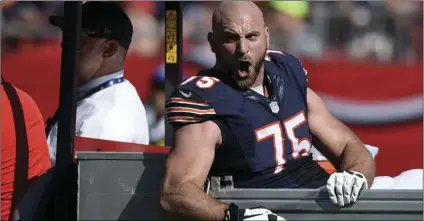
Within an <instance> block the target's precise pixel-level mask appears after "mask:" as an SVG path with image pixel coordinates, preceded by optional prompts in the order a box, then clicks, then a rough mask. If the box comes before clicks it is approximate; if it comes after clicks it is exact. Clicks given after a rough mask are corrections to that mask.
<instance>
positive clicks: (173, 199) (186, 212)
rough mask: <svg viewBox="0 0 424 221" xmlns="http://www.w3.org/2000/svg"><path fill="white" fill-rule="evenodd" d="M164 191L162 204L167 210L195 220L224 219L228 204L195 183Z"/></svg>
mask: <svg viewBox="0 0 424 221" xmlns="http://www.w3.org/2000/svg"><path fill="white" fill-rule="evenodd" d="M172 189H173V190H170V191H164V192H163V193H162V197H161V204H162V206H163V208H164V209H165V210H167V211H168V212H171V213H176V214H179V215H182V216H184V217H187V218H192V219H194V220H218V221H220V220H223V219H224V217H225V210H226V209H228V205H227V204H224V203H220V202H218V201H216V200H215V199H213V198H212V197H210V196H208V195H206V194H205V193H204V192H203V191H202V190H201V189H199V187H197V186H196V185H195V184H193V183H186V184H183V185H178V187H176V188H172Z"/></svg>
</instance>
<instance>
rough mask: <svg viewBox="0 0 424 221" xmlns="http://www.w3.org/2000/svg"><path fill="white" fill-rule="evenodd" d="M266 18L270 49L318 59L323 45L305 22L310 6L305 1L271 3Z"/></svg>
mask: <svg viewBox="0 0 424 221" xmlns="http://www.w3.org/2000/svg"><path fill="white" fill-rule="evenodd" d="M269 5H270V7H271V8H272V9H274V10H269V11H268V13H267V15H266V17H267V20H268V21H267V22H268V25H269V27H270V29H271V30H270V31H271V36H270V41H271V42H270V48H272V49H277V50H279V49H283V50H285V51H287V52H289V53H291V54H294V55H296V56H301V57H311V58H318V57H320V56H321V55H322V53H323V49H324V45H323V41H322V40H321V39H320V37H319V36H318V35H317V34H316V33H314V32H313V30H312V27H311V26H310V25H309V24H308V22H307V21H306V18H307V17H308V15H309V11H310V4H309V2H307V1H271V2H269Z"/></svg>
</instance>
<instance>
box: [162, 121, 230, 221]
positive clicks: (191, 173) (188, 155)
mask: <svg viewBox="0 0 424 221" xmlns="http://www.w3.org/2000/svg"><path fill="white" fill-rule="evenodd" d="M220 139H221V132H220V130H219V128H218V126H217V125H216V124H215V123H213V122H212V121H206V122H204V123H198V124H189V125H186V126H182V127H181V128H178V129H177V130H176V131H175V141H174V146H173V149H172V151H171V152H170V154H169V157H168V160H167V162H166V167H165V170H166V172H165V179H164V183H163V187H162V194H161V205H162V207H163V208H164V209H165V210H166V211H168V212H171V213H176V214H179V215H183V216H186V217H187V218H193V219H196V220H224V217H225V210H226V209H227V208H228V205H227V204H223V203H219V202H218V201H216V200H215V199H213V198H212V197H210V196H208V195H207V194H206V193H205V192H204V191H203V185H204V183H205V181H206V179H207V175H208V173H209V170H210V168H211V166H212V162H213V159H214V155H215V148H216V146H217V145H218V144H219V143H220Z"/></svg>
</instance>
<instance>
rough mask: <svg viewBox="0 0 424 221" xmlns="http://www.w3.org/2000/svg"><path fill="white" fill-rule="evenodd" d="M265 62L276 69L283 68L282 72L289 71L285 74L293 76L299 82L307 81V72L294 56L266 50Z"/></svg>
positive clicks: (283, 52)
mask: <svg viewBox="0 0 424 221" xmlns="http://www.w3.org/2000/svg"><path fill="white" fill-rule="evenodd" d="M265 61H267V62H272V63H274V64H276V65H277V67H280V68H281V67H285V68H284V72H286V70H289V71H288V72H287V73H289V74H290V75H292V76H294V77H295V78H296V79H298V80H299V81H300V82H302V84H303V82H307V81H308V71H307V70H306V69H305V68H304V66H303V64H302V62H301V61H300V59H299V58H297V57H296V56H294V55H292V54H290V53H287V52H285V51H279V50H268V51H267V54H266V57H265Z"/></svg>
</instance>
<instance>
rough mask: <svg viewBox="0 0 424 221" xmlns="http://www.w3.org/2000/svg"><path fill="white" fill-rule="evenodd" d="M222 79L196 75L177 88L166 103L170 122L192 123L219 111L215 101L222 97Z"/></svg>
mask: <svg viewBox="0 0 424 221" xmlns="http://www.w3.org/2000/svg"><path fill="white" fill-rule="evenodd" d="M219 82H220V80H219V79H217V78H214V77H208V76H194V77H191V78H189V79H187V80H185V81H184V82H183V83H181V84H180V85H179V86H177V87H176V88H175V90H174V91H173V92H172V94H171V96H170V97H169V98H168V101H167V103H166V112H167V114H166V115H167V116H166V117H167V121H168V123H170V124H183V125H184V124H190V123H200V122H204V121H207V120H209V119H211V118H212V117H214V116H215V115H216V114H217V113H216V112H217V111H216V110H215V108H214V105H213V104H214V103H215V102H216V101H217V100H218V99H219V98H220V93H219V92H220V90H221V92H222V87H223V86H222V85H220V84H219Z"/></svg>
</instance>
